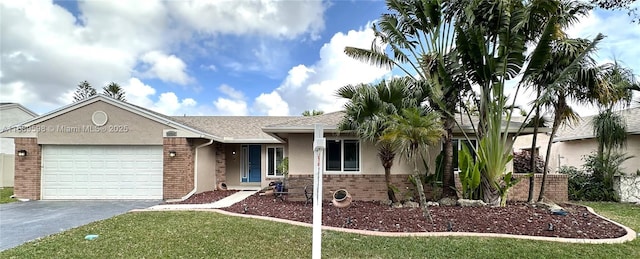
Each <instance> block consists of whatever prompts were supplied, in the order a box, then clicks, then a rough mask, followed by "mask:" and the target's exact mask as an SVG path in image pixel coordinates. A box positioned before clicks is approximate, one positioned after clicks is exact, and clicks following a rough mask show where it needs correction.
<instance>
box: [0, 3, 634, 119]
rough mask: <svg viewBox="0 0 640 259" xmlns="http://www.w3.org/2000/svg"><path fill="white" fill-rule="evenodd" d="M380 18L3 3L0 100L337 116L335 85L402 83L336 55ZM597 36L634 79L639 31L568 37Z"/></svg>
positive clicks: (323, 11) (599, 28)
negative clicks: (92, 100)
mask: <svg viewBox="0 0 640 259" xmlns="http://www.w3.org/2000/svg"><path fill="white" fill-rule="evenodd" d="M384 12H386V6H385V4H384V2H383V1H373V0H352V1H344V0H333V1H298V0H289V1H271V0H260V1H248V0H240V1H231V0H222V1H215V0H214V1H186V0H185V1H155V0H145V1H107V0H92V1H80V2H78V1H67V0H64V1H46V0H36V1H0V23H1V24H0V34H1V45H0V54H1V59H2V60H1V63H0V101H1V102H16V103H20V104H22V105H24V106H25V107H27V108H29V109H31V110H33V111H35V112H36V113H39V114H42V113H46V112H49V111H52V110H54V109H57V108H59V107H61V106H64V105H68V104H71V103H72V102H73V92H74V91H75V89H76V87H77V85H78V84H79V83H80V82H81V81H85V80H86V81H88V82H89V83H90V84H91V85H92V86H94V87H95V88H96V89H97V90H98V91H101V89H102V87H103V86H105V85H107V84H108V83H110V82H115V83H118V84H119V85H121V86H122V87H123V89H124V90H125V92H126V99H127V101H128V102H130V103H133V104H136V105H140V106H143V107H146V108H149V109H152V110H155V111H157V112H161V113H164V114H167V115H234V116H243V115H269V116H276V115H300V114H301V113H302V112H303V111H305V110H311V109H316V110H322V111H325V112H332V111H337V110H341V109H342V107H343V105H344V103H345V100H343V99H340V98H338V97H336V95H335V91H336V90H337V89H338V88H340V87H342V86H344V85H348V84H359V83H372V82H376V81H379V80H381V79H383V78H389V77H392V76H395V75H402V74H400V73H399V72H397V71H388V70H385V69H381V68H377V67H372V66H369V65H367V64H364V63H362V62H359V61H356V60H353V59H351V58H349V57H347V56H346V55H345V54H344V53H343V50H344V47H345V46H354V47H361V48H368V47H369V46H370V44H371V40H372V39H373V32H372V30H371V25H372V24H373V23H374V22H375V20H376V19H377V18H378V17H379V16H380V14H382V13H384ZM598 32H602V33H604V34H605V35H607V38H605V40H604V41H603V42H602V43H601V45H600V46H599V51H598V56H597V59H598V61H599V62H607V61H611V60H613V59H617V60H619V61H620V62H622V63H623V64H625V65H626V66H628V67H630V68H632V69H633V70H634V72H635V73H636V74H640V59H639V58H638V57H640V44H639V43H640V24H632V23H631V18H629V17H628V16H627V15H626V13H624V12H611V11H602V10H596V11H593V12H591V13H590V15H589V16H587V17H583V18H581V21H580V23H579V24H578V25H577V26H575V27H574V28H571V29H570V30H569V33H570V35H571V36H580V37H588V38H593V37H595V35H596V34H597V33H598ZM530 100H531V97H530V96H529V94H528V93H525V94H524V95H521V97H520V98H519V99H518V102H519V103H521V104H526V103H527V102H529V101H530ZM594 109H595V108H593V107H580V108H579V112H580V114H581V115H589V114H593V113H595V112H596V110H594Z"/></svg>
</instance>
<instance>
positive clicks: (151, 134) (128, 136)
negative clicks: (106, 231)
mask: <svg viewBox="0 0 640 259" xmlns="http://www.w3.org/2000/svg"><path fill="white" fill-rule="evenodd" d="M96 111H104V112H105V113H106V114H107V116H108V121H107V124H106V125H104V126H102V127H101V130H100V131H99V132H86V131H85V130H84V129H87V128H91V129H93V130H95V129H96V126H95V125H94V124H93V122H92V121H91V116H92V115H93V113H94V112H96ZM170 128H171V127H169V126H166V125H163V124H161V123H158V122H156V121H153V120H150V119H147V118H145V117H142V116H140V115H137V114H135V113H132V112H129V111H127V110H124V109H121V108H118V107H116V106H113V105H111V104H108V103H105V102H102V101H98V102H95V103H92V104H89V105H87V106H84V107H81V108H78V109H75V110H73V111H70V112H67V113H65V114H62V115H60V116H57V117H54V118H51V119H49V120H46V121H44V122H41V123H39V124H37V125H35V127H34V129H38V130H39V132H38V134H37V136H38V144H69V143H73V144H87V145H89V144H95V145H162V130H163V129H170Z"/></svg>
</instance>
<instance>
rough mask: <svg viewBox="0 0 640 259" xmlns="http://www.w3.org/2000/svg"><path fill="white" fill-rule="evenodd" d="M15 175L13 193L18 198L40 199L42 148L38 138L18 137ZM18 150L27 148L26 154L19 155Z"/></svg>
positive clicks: (16, 141) (16, 140)
mask: <svg viewBox="0 0 640 259" xmlns="http://www.w3.org/2000/svg"><path fill="white" fill-rule="evenodd" d="M14 142H15V147H16V150H15V154H16V155H15V176H14V189H13V193H14V194H15V195H16V197H18V198H22V199H30V200H39V199H40V176H41V166H42V148H41V147H40V145H38V140H37V139H36V138H16V139H14ZM18 150H26V151H27V155H26V156H18Z"/></svg>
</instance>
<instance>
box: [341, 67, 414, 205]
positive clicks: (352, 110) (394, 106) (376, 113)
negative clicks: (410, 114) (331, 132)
mask: <svg viewBox="0 0 640 259" xmlns="http://www.w3.org/2000/svg"><path fill="white" fill-rule="evenodd" d="M409 83H410V80H409V79H408V78H394V79H391V80H389V81H384V80H383V81H381V82H379V83H377V84H373V85H367V84H360V85H355V86H353V85H347V86H344V87H342V88H340V89H338V91H337V95H338V96H339V97H342V98H345V99H348V100H349V101H348V102H347V103H346V104H345V111H344V112H345V116H344V117H343V119H342V121H341V122H340V124H339V125H338V129H339V130H341V131H344V130H349V131H354V132H355V134H356V135H357V136H358V137H359V138H361V139H363V140H366V141H370V142H373V143H375V144H376V148H377V149H378V157H379V158H380V162H381V163H382V167H384V177H385V183H386V185H387V194H388V197H389V200H390V201H391V202H393V203H396V202H398V199H397V197H396V195H395V191H394V188H393V185H392V184H391V167H392V166H393V160H394V158H395V156H396V152H395V150H394V149H393V147H392V146H391V145H390V143H388V142H386V141H383V140H381V139H380V137H381V136H382V133H383V131H384V130H385V129H386V124H385V123H386V120H387V118H388V116H390V115H395V114H398V113H399V112H400V110H402V109H404V108H408V107H415V106H417V105H418V103H419V101H418V100H421V98H420V97H417V98H416V97H415V96H413V94H412V93H411V92H410V91H409V90H408V89H409V88H408V84H409Z"/></svg>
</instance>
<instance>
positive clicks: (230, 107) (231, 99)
mask: <svg viewBox="0 0 640 259" xmlns="http://www.w3.org/2000/svg"><path fill="white" fill-rule="evenodd" d="M218 91H220V92H221V93H223V94H224V95H225V96H227V97H228V98H225V97H218V99H216V100H215V101H214V102H213V106H214V107H215V111H214V113H215V115H231V116H244V115H248V114H249V109H248V108H247V102H246V101H245V97H244V94H243V93H242V92H240V91H238V90H236V89H234V88H233V87H231V86H228V85H225V84H223V85H220V87H218Z"/></svg>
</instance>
